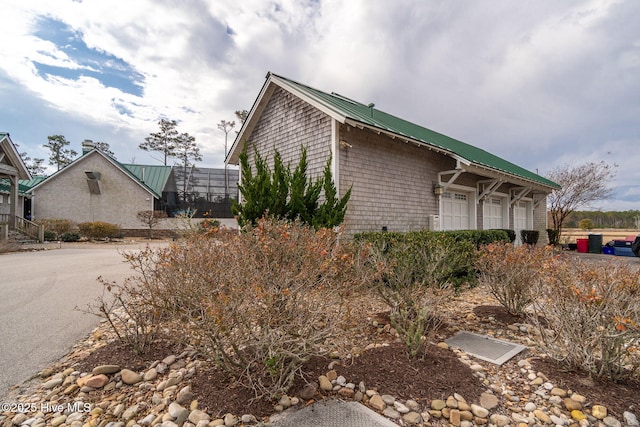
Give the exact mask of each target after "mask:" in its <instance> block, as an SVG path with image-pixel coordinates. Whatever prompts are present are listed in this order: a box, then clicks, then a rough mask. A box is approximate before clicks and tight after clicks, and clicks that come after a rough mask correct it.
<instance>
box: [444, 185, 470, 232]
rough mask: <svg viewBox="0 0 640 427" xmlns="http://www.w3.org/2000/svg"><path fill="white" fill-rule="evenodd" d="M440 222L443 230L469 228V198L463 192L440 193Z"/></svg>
mask: <svg viewBox="0 0 640 427" xmlns="http://www.w3.org/2000/svg"><path fill="white" fill-rule="evenodd" d="M441 200H442V224H443V229H444V230H466V229H468V228H469V198H468V196H467V195H466V194H464V193H452V192H445V193H443V194H442V199H441Z"/></svg>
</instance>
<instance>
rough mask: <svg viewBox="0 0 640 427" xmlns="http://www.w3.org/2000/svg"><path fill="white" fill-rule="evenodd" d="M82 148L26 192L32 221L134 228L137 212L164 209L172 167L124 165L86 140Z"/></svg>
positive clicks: (138, 225)
mask: <svg viewBox="0 0 640 427" xmlns="http://www.w3.org/2000/svg"><path fill="white" fill-rule="evenodd" d="M82 149H83V154H82V156H80V157H78V158H77V159H75V160H74V161H73V162H72V163H70V164H69V165H67V166H66V167H64V168H62V169H60V170H59V171H57V172H56V173H54V174H53V175H51V176H49V177H47V178H46V179H44V180H43V181H41V182H39V183H38V184H36V185H34V186H33V187H32V188H30V189H29V190H28V192H29V193H30V194H31V195H32V198H33V201H32V215H33V217H34V218H35V219H44V218H47V219H51V218H63V219H68V220H71V221H74V222H76V223H82V222H89V221H104V222H109V223H112V224H118V225H120V227H121V228H123V229H137V228H141V223H140V221H139V220H138V218H137V213H138V212H139V211H144V210H159V209H161V208H162V195H163V191H164V188H165V186H166V185H167V181H168V180H169V178H170V175H171V166H150V165H127V164H122V163H120V162H118V161H117V160H115V159H114V158H112V157H110V156H109V155H107V154H104V153H103V152H102V151H100V150H98V149H95V148H94V147H93V145H92V144H91V143H90V141H85V142H84V143H83V147H82Z"/></svg>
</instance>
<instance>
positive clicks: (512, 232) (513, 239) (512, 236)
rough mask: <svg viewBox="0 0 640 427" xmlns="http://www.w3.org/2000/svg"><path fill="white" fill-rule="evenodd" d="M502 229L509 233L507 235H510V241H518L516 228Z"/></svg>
mask: <svg viewBox="0 0 640 427" xmlns="http://www.w3.org/2000/svg"><path fill="white" fill-rule="evenodd" d="M500 231H504V232H505V233H507V236H509V241H510V242H511V243H513V242H515V241H516V232H515V231H514V230H509V229H508V228H505V229H502V230H500Z"/></svg>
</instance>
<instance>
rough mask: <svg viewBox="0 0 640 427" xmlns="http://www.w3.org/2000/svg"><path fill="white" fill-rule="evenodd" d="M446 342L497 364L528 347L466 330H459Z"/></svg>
mask: <svg viewBox="0 0 640 427" xmlns="http://www.w3.org/2000/svg"><path fill="white" fill-rule="evenodd" d="M445 342H446V343H447V344H448V345H449V346H451V347H457V348H459V349H461V350H463V351H464V352H465V353H467V354H469V355H471V356H474V357H477V358H478V359H480V360H484V361H486V362H490V363H495V364H496V365H502V364H503V363H504V362H506V361H507V360H509V359H511V358H512V357H513V356H515V355H516V354H518V353H520V352H521V351H522V350H524V349H525V348H526V347H525V346H523V345H520V344H514V343H510V342H508V341H502V340H499V339H496V338H492V337H489V336H487V335H479V334H474V333H471V332H464V331H462V332H458V333H457V334H456V335H454V336H453V337H451V338H449V339H448V340H445Z"/></svg>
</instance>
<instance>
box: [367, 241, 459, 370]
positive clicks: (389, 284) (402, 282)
mask: <svg viewBox="0 0 640 427" xmlns="http://www.w3.org/2000/svg"><path fill="white" fill-rule="evenodd" d="M442 243H443V244H439V241H438V240H436V239H433V241H432V244H431V245H410V244H408V243H396V244H395V246H394V248H393V251H395V252H394V253H397V254H403V255H402V256H393V255H391V256H390V255H389V254H383V250H382V249H381V248H376V247H371V248H370V250H371V259H372V260H373V264H374V265H375V266H376V268H377V271H378V273H379V277H380V279H379V280H377V281H375V282H374V283H375V285H374V289H375V291H376V292H377V294H378V296H379V297H380V298H381V299H382V301H383V302H384V303H385V304H386V305H387V306H389V308H390V309H391V313H390V320H391V326H393V327H394V329H395V330H396V331H397V332H398V335H399V337H400V339H401V340H402V341H403V343H404V344H405V345H406V346H407V349H408V351H409V355H410V356H411V357H417V356H418V353H419V352H420V349H421V348H423V349H426V346H424V345H423V344H424V342H425V341H429V340H431V339H432V337H433V336H434V334H435V332H436V331H437V329H438V327H439V326H440V325H441V324H442V321H443V319H442V317H441V314H440V312H439V307H440V306H441V305H442V304H444V302H445V301H446V300H447V299H448V298H450V297H451V296H452V295H453V290H452V286H451V285H450V284H449V283H447V282H443V281H442V280H441V276H442V274H441V271H442V262H443V261H444V260H445V259H448V257H450V255H451V251H450V249H448V248H447V247H445V244H444V241H443V242H442ZM407 251H411V256H406V254H407ZM417 266H419V267H420V273H421V274H419V275H416V273H415V272H416V267H417ZM423 357H424V353H423Z"/></svg>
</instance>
